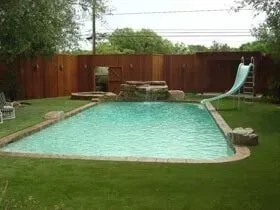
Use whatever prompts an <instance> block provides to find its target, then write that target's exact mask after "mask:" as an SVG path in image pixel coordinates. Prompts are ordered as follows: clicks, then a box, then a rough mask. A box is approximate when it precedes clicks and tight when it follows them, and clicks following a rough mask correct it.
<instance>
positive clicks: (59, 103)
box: [0, 97, 88, 138]
mask: <svg viewBox="0 0 280 210" xmlns="http://www.w3.org/2000/svg"><path fill="white" fill-rule="evenodd" d="M24 102H27V103H29V104H30V105H22V106H21V107H17V108H16V119H14V120H6V121H4V123H3V124H1V125H0V138H1V137H4V136H7V135H9V134H11V133H14V132H16V131H19V130H22V129H24V128H26V127H30V126H32V125H35V124H37V123H39V122H42V121H43V120H44V115H45V114H46V113H47V112H50V111H65V112H68V111H71V110H73V109H75V108H78V107H80V106H82V105H85V104H86V103H88V101H79V100H70V98H69V97H59V98H47V99H38V100H30V101H24Z"/></svg>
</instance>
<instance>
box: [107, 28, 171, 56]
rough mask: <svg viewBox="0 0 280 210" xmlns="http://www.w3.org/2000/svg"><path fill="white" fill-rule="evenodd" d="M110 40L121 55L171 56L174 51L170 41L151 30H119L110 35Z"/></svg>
mask: <svg viewBox="0 0 280 210" xmlns="http://www.w3.org/2000/svg"><path fill="white" fill-rule="evenodd" d="M108 40H109V43H110V44H111V46H114V47H116V48H117V49H118V50H119V51H120V52H121V53H125V52H126V53H146V54H156V53H160V54H171V53H172V50H173V45H172V43H171V42H170V41H169V40H167V39H163V38H162V37H161V36H159V35H157V34H156V33H155V32H154V31H152V30H149V29H142V30H140V31H134V30H133V29H131V28H124V29H117V30H115V31H114V32H113V33H112V34H110V35H109V37H108Z"/></svg>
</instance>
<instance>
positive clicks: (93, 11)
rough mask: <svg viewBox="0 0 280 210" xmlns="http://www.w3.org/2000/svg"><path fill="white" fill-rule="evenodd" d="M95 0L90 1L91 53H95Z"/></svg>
mask: <svg viewBox="0 0 280 210" xmlns="http://www.w3.org/2000/svg"><path fill="white" fill-rule="evenodd" d="M95 24H96V0H93V1H92V54H93V55H95V54H96V25H95Z"/></svg>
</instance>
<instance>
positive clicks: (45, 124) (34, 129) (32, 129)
mask: <svg viewBox="0 0 280 210" xmlns="http://www.w3.org/2000/svg"><path fill="white" fill-rule="evenodd" d="M96 104H98V102H90V103H88V104H86V105H84V106H81V107H78V108H76V109H74V110H72V111H69V112H67V113H65V117H64V118H63V119H51V120H45V121H43V122H40V123H38V124H36V125H34V126H31V127H28V128H25V129H23V130H20V131H17V132H16V133H12V134H10V135H8V136H5V137H2V138H0V148H1V147H3V146H5V145H6V144H9V143H12V142H15V141H18V140H20V139H21V138H23V137H26V136H29V135H31V134H33V133H36V132H38V131H40V130H42V129H44V128H47V127H49V126H51V125H53V124H55V123H57V122H59V121H61V120H64V119H67V118H69V117H72V116H73V115H75V114H78V113H80V112H82V111H84V110H86V109H88V108H90V107H92V106H94V105H96ZM0 153H2V152H1V151H0Z"/></svg>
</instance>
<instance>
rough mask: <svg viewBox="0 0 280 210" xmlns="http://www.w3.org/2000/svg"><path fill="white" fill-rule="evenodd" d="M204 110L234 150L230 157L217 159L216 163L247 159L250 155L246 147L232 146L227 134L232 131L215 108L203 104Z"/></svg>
mask: <svg viewBox="0 0 280 210" xmlns="http://www.w3.org/2000/svg"><path fill="white" fill-rule="evenodd" d="M205 107H206V109H207V110H208V112H209V113H210V114H211V116H212V117H213V119H214V120H215V122H216V124H217V126H218V127H219V128H220V129H221V131H222V132H223V134H224V136H225V138H226V139H227V140H228V141H230V143H231V144H232V146H233V149H234V150H235V153H234V154H233V155H232V156H229V157H224V158H220V159H217V161H218V162H233V161H238V160H243V159H245V158H248V157H249V156H250V155H251V151H250V149H249V148H248V147H247V146H239V145H236V144H233V143H232V142H231V140H229V139H228V134H229V133H230V132H231V131H232V129H231V128H230V126H229V125H228V124H227V123H226V121H225V120H224V118H223V117H222V116H221V115H220V114H219V112H218V111H217V110H216V108H215V107H214V106H213V105H212V104H211V103H210V102H207V103H206V104H205Z"/></svg>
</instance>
